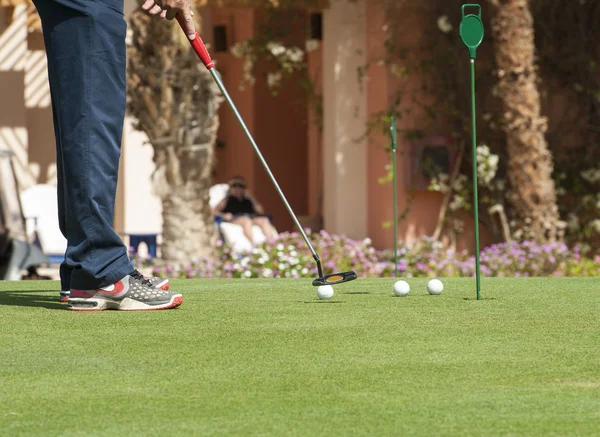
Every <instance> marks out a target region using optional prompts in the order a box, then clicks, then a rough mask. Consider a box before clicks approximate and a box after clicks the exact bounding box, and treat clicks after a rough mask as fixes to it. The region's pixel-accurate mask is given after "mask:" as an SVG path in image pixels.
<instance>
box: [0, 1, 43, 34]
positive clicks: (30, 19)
mask: <svg viewBox="0 0 600 437" xmlns="http://www.w3.org/2000/svg"><path fill="white" fill-rule="evenodd" d="M20 5H27V29H28V30H29V31H30V32H32V31H35V30H41V29H42V23H41V22H40V17H39V15H38V13H37V10H36V9H35V6H33V3H32V2H31V0H0V6H4V7H14V6H20Z"/></svg>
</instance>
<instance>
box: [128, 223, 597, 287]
mask: <svg viewBox="0 0 600 437" xmlns="http://www.w3.org/2000/svg"><path fill="white" fill-rule="evenodd" d="M310 238H311V242H312V243H313V245H314V248H315V250H316V251H317V253H318V254H319V256H320V257H321V259H322V263H323V268H324V270H325V271H326V272H335V271H346V270H354V271H356V272H357V273H358V274H359V276H361V277H393V276H394V274H395V269H394V256H393V251H389V250H388V251H379V250H376V249H375V248H374V247H373V246H372V244H371V240H369V239H368V238H367V239H365V240H352V239H350V238H347V237H345V236H341V235H333V234H329V233H327V232H325V231H321V232H319V233H313V234H312V235H311V237H310ZM217 253H218V256H217V258H216V259H206V258H202V259H196V260H192V261H191V262H190V264H189V265H187V266H170V265H165V266H160V267H159V266H155V267H153V270H152V271H153V274H154V275H159V276H168V277H171V278H301V277H314V276H316V274H317V267H316V264H315V262H314V260H313V258H312V255H311V254H310V251H309V250H308V248H307V247H306V244H305V243H304V241H303V240H302V237H301V235H300V234H299V233H282V234H280V235H279V237H278V238H277V239H276V240H274V241H270V242H266V243H264V244H262V245H260V246H258V247H256V248H255V249H254V250H252V251H251V252H248V253H245V254H241V255H236V254H234V253H232V252H231V250H230V249H229V248H228V247H226V246H223V245H222V244H219V245H218V247H217ZM132 259H133V261H134V263H135V264H136V266H138V267H146V268H147V267H148V260H143V259H140V258H139V257H132ZM480 261H481V274H482V276H489V277H533V276H600V257H598V256H597V257H595V258H594V259H590V258H586V257H584V256H582V255H581V254H580V253H579V249H578V248H577V247H574V248H568V247H567V246H566V245H565V244H563V243H553V244H544V245H542V244H537V243H534V242H530V241H524V242H520V243H517V242H512V243H502V244H494V245H492V246H490V247H487V248H485V249H483V250H482V252H481V255H480ZM398 270H399V276H402V277H461V276H462V277H472V276H474V275H475V257H474V256H470V255H468V254H467V252H456V251H454V250H452V249H450V248H448V247H447V246H445V245H444V244H443V243H441V242H436V241H433V239H431V238H429V237H424V238H421V239H420V240H418V241H416V242H415V243H413V244H406V243H403V242H401V243H400V244H399V248H398Z"/></svg>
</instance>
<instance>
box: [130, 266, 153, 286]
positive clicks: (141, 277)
mask: <svg viewBox="0 0 600 437" xmlns="http://www.w3.org/2000/svg"><path fill="white" fill-rule="evenodd" d="M129 276H131V277H133V278H135V279H137V280H138V281H140V282H141V283H142V284H144V285H146V286H149V287H153V285H152V282H150V279H148V278H146V277H145V276H144V275H142V274H141V273H140V272H139V271H138V270H137V269H136V270H134V271H133V273H132V274H131V275H129Z"/></svg>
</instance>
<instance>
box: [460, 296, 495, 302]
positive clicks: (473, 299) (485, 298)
mask: <svg viewBox="0 0 600 437" xmlns="http://www.w3.org/2000/svg"><path fill="white" fill-rule="evenodd" d="M463 300H472V301H475V302H477V298H476V297H463ZM479 300H496V298H495V297H482V298H480V299H479Z"/></svg>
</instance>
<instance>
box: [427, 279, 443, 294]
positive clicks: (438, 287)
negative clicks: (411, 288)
mask: <svg viewBox="0 0 600 437" xmlns="http://www.w3.org/2000/svg"><path fill="white" fill-rule="evenodd" d="M443 289H444V284H442V281H440V280H439V279H432V280H431V281H429V282H428V283H427V291H428V292H429V294H440V293H441V292H442V290H443Z"/></svg>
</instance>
